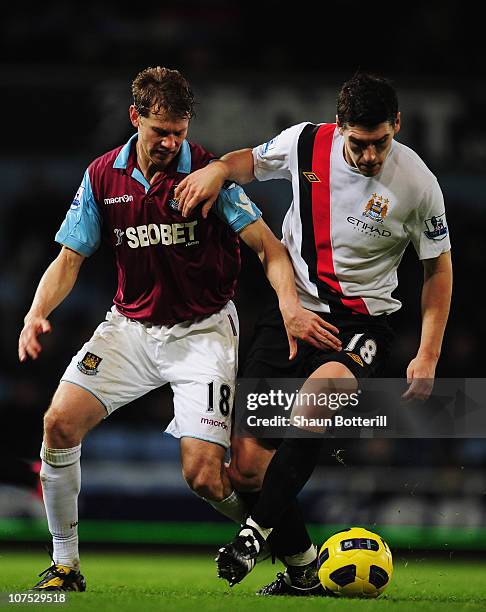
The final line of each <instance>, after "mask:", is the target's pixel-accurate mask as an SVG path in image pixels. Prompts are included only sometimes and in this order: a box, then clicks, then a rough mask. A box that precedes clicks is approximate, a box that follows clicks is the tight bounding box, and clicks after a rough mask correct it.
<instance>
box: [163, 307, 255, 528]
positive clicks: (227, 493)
mask: <svg viewBox="0 0 486 612" xmlns="http://www.w3.org/2000/svg"><path fill="white" fill-rule="evenodd" d="M238 333H239V326H238V315H237V313H236V308H235V306H234V304H233V303H232V302H229V303H228V304H226V306H225V307H224V308H222V309H221V310H220V311H219V312H217V313H215V314H214V315H211V316H209V317H206V318H205V319H202V320H200V321H194V322H187V323H183V324H178V325H176V326H174V328H172V331H171V338H173V341H171V342H170V343H169V342H168V343H167V344H166V354H165V357H166V359H168V360H169V363H168V364H167V363H165V364H161V367H162V368H163V370H164V375H165V376H166V377H167V378H168V379H169V380H170V381H171V387H172V390H173V392H174V418H173V420H172V421H171V423H170V424H169V426H168V427H167V429H166V431H167V433H170V434H171V435H173V436H174V437H176V438H180V439H182V442H181V451H182V469H183V474H184V477H185V479H186V481H187V483H188V484H189V486H190V487H191V489H192V490H193V491H194V492H195V493H196V494H197V495H199V496H200V497H201V498H202V499H204V500H205V501H207V502H208V503H209V504H211V505H212V506H213V507H214V508H215V509H216V510H217V511H218V512H220V513H221V514H223V515H224V516H227V517H228V518H230V519H231V520H234V521H236V522H238V523H241V522H243V521H244V519H245V518H246V516H247V514H248V509H247V506H246V504H245V503H244V501H243V500H242V499H241V497H240V496H239V495H238V493H237V492H236V491H234V489H233V487H232V486H231V484H230V481H229V478H228V476H227V474H226V468H225V464H224V457H225V451H226V449H227V448H228V447H229V445H230V438H231V426H232V409H233V401H234V392H235V379H236V369H237V358H238Z"/></svg>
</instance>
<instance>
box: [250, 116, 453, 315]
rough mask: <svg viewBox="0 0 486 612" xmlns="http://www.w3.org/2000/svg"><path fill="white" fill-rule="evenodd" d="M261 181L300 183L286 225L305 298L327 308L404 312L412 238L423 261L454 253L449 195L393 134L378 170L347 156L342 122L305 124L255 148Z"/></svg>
mask: <svg viewBox="0 0 486 612" xmlns="http://www.w3.org/2000/svg"><path fill="white" fill-rule="evenodd" d="M253 159H254V174H255V177H256V178H257V179H258V180H260V181H265V180H269V179H276V178H284V179H287V180H289V181H291V182H292V190H293V201H292V204H291V206H290V209H289V210H288V212H287V214H286V216H285V219H284V222H283V230H282V236H283V237H282V241H283V243H284V244H285V246H286V247H287V249H288V251H289V254H290V257H291V259H292V262H293V265H294V269H295V274H296V283H297V288H298V292H299V295H300V298H301V300H302V303H303V305H304V306H305V307H306V308H310V309H312V310H315V311H321V312H349V311H350V310H351V311H352V312H355V313H361V314H370V315H381V314H388V313H392V312H394V311H396V310H398V309H399V308H400V306H401V303H400V301H399V300H397V299H396V298H394V297H392V292H393V291H394V289H395V288H396V287H397V284H398V278H397V268H398V265H399V263H400V261H401V259H402V256H403V253H404V251H405V249H406V247H407V245H408V244H409V242H410V241H411V242H412V243H413V245H414V247H415V250H416V252H417V254H418V257H419V259H430V258H433V257H438V256H439V255H440V254H441V253H444V252H446V251H449V250H450V241H449V235H448V229H447V223H446V217H445V209H444V198H443V196H442V192H441V189H440V187H439V184H438V182H437V179H436V178H435V176H434V175H433V174H432V172H431V171H430V170H429V169H428V168H427V166H426V165H425V164H424V162H423V161H422V160H421V159H420V157H419V156H418V155H417V154H416V153H415V152H414V151H412V150H411V149H410V148H408V147H406V146H405V145H403V144H401V143H399V142H397V141H395V140H394V141H393V143H392V145H391V149H390V151H389V153H388V156H387V158H386V159H385V162H384V163H383V166H382V168H381V170H380V172H379V174H378V175H377V176H374V177H366V176H363V175H362V174H361V173H360V172H359V171H358V170H357V169H356V168H353V167H352V166H350V165H349V164H348V163H347V162H346V160H345V158H344V138H343V137H342V136H341V135H340V134H339V130H338V128H337V127H336V125H335V124H320V125H315V124H312V123H308V122H306V123H300V124H299V125H295V126H293V127H290V128H289V129H287V130H284V131H283V132H282V133H281V134H279V135H278V136H276V137H275V138H273V139H272V140H270V141H269V142H267V143H265V144H262V145H260V146H258V147H255V148H254V149H253Z"/></svg>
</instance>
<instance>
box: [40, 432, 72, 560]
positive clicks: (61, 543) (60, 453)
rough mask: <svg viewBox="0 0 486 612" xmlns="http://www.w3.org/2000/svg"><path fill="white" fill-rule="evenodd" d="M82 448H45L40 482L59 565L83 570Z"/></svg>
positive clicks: (42, 451)
mask: <svg viewBox="0 0 486 612" xmlns="http://www.w3.org/2000/svg"><path fill="white" fill-rule="evenodd" d="M80 457H81V444H80V445H79V446H75V447H74V448H61V449H55V448H47V447H46V446H44V444H42V449H41V459H42V467H41V471H40V479H41V483H42V492H43V496H44V505H45V508H46V513H47V523H48V525H49V531H50V533H51V535H52V544H53V555H52V556H53V559H54V562H55V563H59V564H60V565H66V566H68V567H72V568H74V569H75V570H78V569H79V552H78V495H79V491H80V489H81V464H80Z"/></svg>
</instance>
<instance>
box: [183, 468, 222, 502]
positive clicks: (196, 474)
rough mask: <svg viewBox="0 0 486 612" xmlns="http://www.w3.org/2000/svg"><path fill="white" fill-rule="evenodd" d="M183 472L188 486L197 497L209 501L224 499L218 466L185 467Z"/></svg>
mask: <svg viewBox="0 0 486 612" xmlns="http://www.w3.org/2000/svg"><path fill="white" fill-rule="evenodd" d="M183 474H184V478H185V480H186V482H187V484H188V485H189V487H190V488H191V489H192V490H193V491H194V493H195V494H196V495H198V496H199V497H203V498H204V499H209V500H211V501H221V500H222V499H224V486H223V480H222V478H221V469H220V468H219V469H214V467H213V466H200V467H197V468H186V469H184V471H183Z"/></svg>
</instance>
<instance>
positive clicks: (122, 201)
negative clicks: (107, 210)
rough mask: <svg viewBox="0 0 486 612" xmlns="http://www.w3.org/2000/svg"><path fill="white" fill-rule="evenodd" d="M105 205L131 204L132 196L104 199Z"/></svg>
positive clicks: (125, 195) (124, 195) (125, 194)
mask: <svg viewBox="0 0 486 612" xmlns="http://www.w3.org/2000/svg"><path fill="white" fill-rule="evenodd" d="M103 201H104V203H105V204H107V205H108V204H126V203H127V202H133V196H132V195H128V194H127V193H124V194H123V195H121V196H115V197H114V198H105V199H104V200H103Z"/></svg>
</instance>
